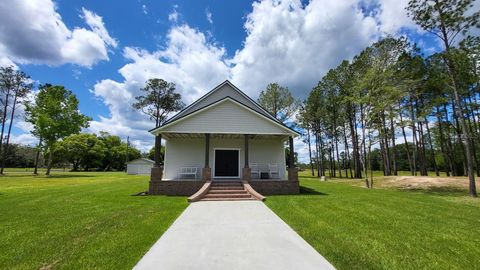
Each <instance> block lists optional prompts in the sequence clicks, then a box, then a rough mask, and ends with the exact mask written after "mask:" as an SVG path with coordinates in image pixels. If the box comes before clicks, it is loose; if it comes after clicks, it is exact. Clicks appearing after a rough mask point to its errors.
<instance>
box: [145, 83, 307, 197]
mask: <svg viewBox="0 0 480 270" xmlns="http://www.w3.org/2000/svg"><path fill="white" fill-rule="evenodd" d="M150 132H151V133H152V134H154V135H155V136H156V142H155V145H156V149H157V150H158V151H159V150H160V147H159V146H160V142H161V139H164V140H165V162H164V166H163V167H161V166H160V164H159V160H158V162H157V166H156V167H155V168H154V169H152V176H151V181H150V193H151V194H175V195H181V194H182V195H191V194H193V193H195V192H196V191H197V190H198V189H200V188H201V187H202V186H203V185H204V184H205V183H207V182H208V183H210V182H212V181H213V183H214V184H217V185H218V184H219V183H220V182H225V181H227V180H232V181H235V180H236V181H238V182H241V181H242V183H244V184H245V183H248V184H249V187H253V188H255V189H258V190H259V191H263V192H264V193H268V194H285V193H298V176H297V171H296V168H294V166H293V165H292V166H290V168H289V172H290V175H289V174H287V164H286V161H285V145H286V143H288V144H289V145H290V150H291V151H292V152H293V137H295V136H298V135H299V133H298V132H296V131H295V130H293V129H291V128H289V127H287V126H285V125H284V124H282V123H281V122H279V121H278V120H277V119H275V118H274V117H273V116H272V115H270V114H269V113H268V112H267V111H266V110H264V109H263V108H262V107H261V106H260V105H259V104H257V103H256V102H255V101H254V100H252V99H251V98H250V97H248V96H247V95H246V94H245V93H243V92H242V91H241V90H239V89H238V88H237V87H235V86H234V85H233V84H232V83H231V82H229V81H225V82H223V83H221V84H220V85H218V86H217V87H215V88H214V89H213V90H211V91H210V92H208V93H207V94H206V95H204V96H203V97H201V98H200V99H198V100H197V101H195V102H194V103H192V104H191V105H189V106H188V107H186V108H185V109H184V110H182V111H180V112H179V113H178V114H176V115H175V116H173V117H171V118H170V119H169V120H167V121H166V122H165V123H164V124H163V125H162V126H160V127H158V128H155V129H153V130H150ZM157 155H158V156H159V153H157ZM156 159H157V158H156ZM292 163H293V160H292ZM216 181H217V183H215V182H216Z"/></svg>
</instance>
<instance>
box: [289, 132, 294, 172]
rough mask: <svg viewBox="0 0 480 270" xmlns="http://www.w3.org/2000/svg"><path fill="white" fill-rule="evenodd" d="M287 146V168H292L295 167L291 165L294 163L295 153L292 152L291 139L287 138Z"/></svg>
mask: <svg viewBox="0 0 480 270" xmlns="http://www.w3.org/2000/svg"><path fill="white" fill-rule="evenodd" d="M288 146H289V148H290V156H289V157H288V167H289V168H293V167H295V164H293V163H294V162H295V156H294V155H295V152H294V150H293V137H289V138H288Z"/></svg>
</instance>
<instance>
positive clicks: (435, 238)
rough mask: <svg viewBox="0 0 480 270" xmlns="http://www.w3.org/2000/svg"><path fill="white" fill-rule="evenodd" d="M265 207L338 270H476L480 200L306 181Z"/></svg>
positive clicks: (445, 192) (479, 247)
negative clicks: (296, 192) (294, 193)
mask: <svg viewBox="0 0 480 270" xmlns="http://www.w3.org/2000/svg"><path fill="white" fill-rule="evenodd" d="M301 185H302V194H300V195H298V196H269V197H268V199H267V201H266V204H267V205H268V206H269V207H270V208H271V209H272V210H273V211H274V212H275V213H277V214H278V215H279V216H280V217H281V218H282V219H283V220H284V221H285V222H287V223H288V224H289V225H290V226H291V227H292V228H293V229H294V230H295V231H297V232H298V233H299V234H300V235H301V236H302V237H303V238H304V239H305V240H306V241H307V242H309V243H310V244H311V245H312V246H313V247H315V249H317V250H318V251H319V252H320V253H321V254H322V255H323V256H325V257H326V258H327V259H328V260H329V261H330V262H332V263H333V265H334V266H335V267H337V268H338V269H478V265H480V256H479V254H480V234H479V233H478V231H479V228H480V200H479V199H472V198H469V197H468V196H467V194H468V193H467V191H466V190H465V191H464V192H462V193H459V192H456V191H457V190H455V192H450V191H449V190H448V189H444V190H443V191H442V192H440V191H436V192H431V191H430V190H415V191H411V190H397V189H391V188H390V189H372V190H368V189H366V188H363V187H359V186H356V184H353V185H352V183H349V182H345V181H341V182H340V181H335V180H334V181H328V182H320V181H318V180H317V179H316V178H307V177H303V179H302V181H301Z"/></svg>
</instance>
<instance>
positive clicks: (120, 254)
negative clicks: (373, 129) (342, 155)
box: [0, 170, 480, 269]
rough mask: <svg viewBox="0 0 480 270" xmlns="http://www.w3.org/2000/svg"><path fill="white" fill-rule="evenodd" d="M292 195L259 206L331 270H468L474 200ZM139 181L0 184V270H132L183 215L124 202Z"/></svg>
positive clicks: (170, 202) (76, 176)
mask: <svg viewBox="0 0 480 270" xmlns="http://www.w3.org/2000/svg"><path fill="white" fill-rule="evenodd" d="M302 175H303V177H302V180H301V185H302V193H301V194H300V195H288V196H268V198H267V201H266V204H267V205H268V206H269V207H270V208H271V209H272V210H273V211H274V212H276V213H277V214H278V215H279V216H280V217H281V218H282V219H283V220H285V221H286V222H287V223H288V224H289V225H290V226H292V227H293V228H294V229H295V230H296V231H297V232H298V233H299V234H300V235H301V236H302V237H304V238H305V240H307V241H308V242H309V243H310V244H312V245H313V246H314V247H315V248H316V249H317V250H318V251H319V252H320V253H321V254H322V255H324V256H325V257H326V258H327V259H328V260H329V261H330V262H332V263H333V264H334V265H335V266H336V267H337V268H339V269H352V268H356V269H419V268H420V269H431V268H440V269H442V268H443V269H474V268H478V265H480V256H479V254H480V234H479V233H478V232H479V228H480V199H471V198H469V197H467V196H466V194H467V192H466V191H461V192H458V190H456V189H454V190H449V189H442V190H435V191H434V192H432V191H423V192H422V191H421V190H417V191H406V190H403V191H402V190H397V189H394V188H389V189H373V190H368V189H365V188H363V187H359V186H355V185H358V183H357V184H355V182H359V181H358V180H357V181H347V180H333V181H328V182H320V181H318V179H317V178H308V177H306V174H305V173H303V174H302ZM147 186H148V179H147V177H146V176H127V175H125V174H124V173H121V172H119V173H85V172H78V173H75V172H71V173H69V172H66V173H63V172H58V171H57V172H54V173H53V175H52V177H45V176H37V177H33V176H31V174H29V173H27V172H23V173H22V172H21V171H19V170H7V175H6V176H3V177H0V269H39V268H41V267H46V268H45V269H94V268H96V269H131V267H132V266H134V265H135V263H136V262H137V261H138V260H139V259H140V258H141V256H142V255H143V254H145V252H146V251H147V250H148V249H149V247H150V246H151V245H152V244H153V243H154V242H155V241H156V240H157V239H158V238H159V237H160V236H161V235H162V233H163V232H164V231H165V230H166V229H167V228H168V227H169V226H170V224H171V223H172V222H173V221H174V220H175V218H176V217H178V216H179V215H180V213H181V212H182V211H183V209H185V207H186V206H187V202H186V198H185V197H167V196H132V195H133V194H135V193H138V192H140V191H144V190H146V188H147Z"/></svg>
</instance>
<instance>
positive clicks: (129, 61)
mask: <svg viewBox="0 0 480 270" xmlns="http://www.w3.org/2000/svg"><path fill="white" fill-rule="evenodd" d="M7 2H8V3H7ZM477 2H478V1H477ZM406 3H407V0H384V1H376V0H359V1H356V0H345V1H344V0H342V1H338V0H313V1H310V2H309V1H296V0H292V1H283V2H279V1H271V0H266V1H260V2H250V1H240V0H234V1H153V0H151V1H149V0H131V1H113V0H112V1H107V0H103V1H98V0H89V1H79V0H68V1H67V0H35V1H28V0H13V1H1V2H0V25H2V26H3V27H2V28H0V65H7V64H13V65H16V66H17V67H19V68H20V69H22V70H23V71H25V72H26V73H27V74H29V75H30V76H31V77H32V78H33V79H34V80H36V81H37V82H39V83H52V84H61V85H64V86H66V87H67V88H68V89H70V90H72V91H73V92H74V93H75V94H76V95H77V96H78V98H79V99H80V110H81V111H82V112H83V113H84V114H87V115H89V116H91V117H92V118H93V120H94V121H92V123H91V126H90V128H88V130H87V131H88V132H97V133H98V132H99V131H100V130H105V131H108V132H110V133H112V134H115V135H119V136H121V137H122V138H125V137H126V136H130V138H131V140H132V143H133V144H134V145H135V146H137V147H139V148H140V149H142V150H147V149H148V148H149V147H151V146H152V143H153V138H152V136H151V135H150V134H148V132H147V130H148V129H150V128H151V127H152V126H153V122H151V121H150V120H149V119H148V118H147V117H145V116H143V115H141V114H140V113H138V112H135V111H133V110H132V109H131V107H130V104H131V103H132V102H133V100H134V97H135V96H136V95H138V94H139V90H138V89H139V88H140V87H141V86H142V85H143V83H144V82H145V81H146V80H147V79H148V78H150V77H159V78H164V79H166V80H168V81H172V82H175V83H176V84H177V90H178V91H179V92H180V93H181V94H182V96H183V98H184V102H185V103H187V104H188V103H190V102H192V101H194V100H195V99H196V98H198V97H200V96H201V95H203V94H204V93H206V92H207V91H209V90H210V89H212V88H213V87H214V86H216V85H217V84H219V83H221V82H222V81H224V80H225V79H230V80H231V81H232V82H233V83H234V84H236V85H237V86H238V87H239V88H240V89H242V90H244V91H245V92H246V93H247V94H248V95H250V96H251V97H252V98H254V99H256V98H257V96H258V94H259V92H260V91H261V90H262V89H264V88H265V87H266V85H267V84H268V83H270V82H278V83H280V84H282V85H285V86H288V87H289V88H290V89H291V91H292V92H293V93H294V94H295V96H297V97H298V98H305V97H306V96H307V94H308V92H309V90H310V89H311V88H312V87H313V86H315V84H316V83H317V82H318V80H320V79H321V77H322V75H324V74H325V73H326V72H327V71H328V69H330V68H333V67H335V66H336V65H337V64H339V63H340V62H341V61H342V60H343V59H351V58H352V57H353V56H354V55H355V54H357V53H359V52H360V51H361V50H362V49H363V48H364V47H366V46H368V45H369V44H370V43H371V42H373V41H375V40H377V39H378V38H380V37H382V36H384V35H386V34H391V35H397V36H398V35H407V36H408V37H410V38H411V39H413V40H414V41H417V42H419V43H420V45H421V48H422V49H423V50H424V52H425V53H427V54H429V53H432V52H433V51H435V50H436V49H438V48H437V43H436V41H435V40H434V39H432V37H430V36H428V35H426V34H425V33H424V32H422V31H421V30H419V29H418V28H417V27H416V26H415V25H414V24H413V23H412V22H411V21H410V20H409V18H408V17H407V16H406V13H405V11H404V7H405V5H406ZM28 18H34V19H32V20H29V19H28ZM19 117H20V118H19V120H18V121H17V125H16V127H15V130H14V141H15V142H19V143H26V144H34V143H35V142H36V139H35V138H33V137H32V136H31V135H30V134H29V130H30V128H31V127H29V125H28V124H26V123H25V122H23V121H22V120H21V111H20V115H19ZM296 144H297V149H298V150H299V152H300V156H301V159H302V160H303V159H304V158H303V156H304V153H305V151H306V149H305V147H304V145H303V144H302V143H301V142H300V141H297V142H296Z"/></svg>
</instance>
